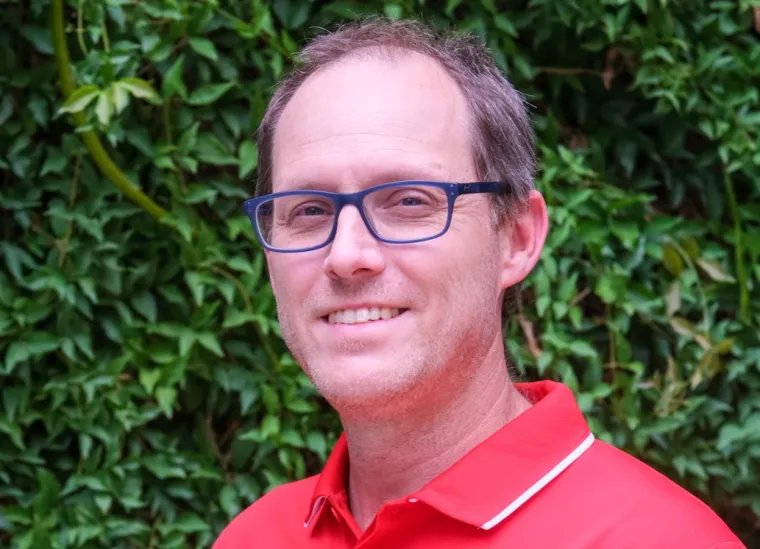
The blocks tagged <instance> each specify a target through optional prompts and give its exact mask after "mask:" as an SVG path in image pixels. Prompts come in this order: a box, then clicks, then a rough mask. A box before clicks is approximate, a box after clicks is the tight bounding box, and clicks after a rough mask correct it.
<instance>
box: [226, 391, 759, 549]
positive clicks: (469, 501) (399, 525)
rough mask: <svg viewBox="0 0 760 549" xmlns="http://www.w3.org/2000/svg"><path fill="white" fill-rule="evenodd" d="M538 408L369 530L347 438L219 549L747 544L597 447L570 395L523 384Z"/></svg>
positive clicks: (703, 547) (251, 514)
mask: <svg viewBox="0 0 760 549" xmlns="http://www.w3.org/2000/svg"><path fill="white" fill-rule="evenodd" d="M517 388H518V390H519V391H520V392H521V393H522V394H523V395H524V396H525V397H526V398H527V399H528V400H530V401H531V402H532V403H533V406H532V407H531V408H530V409H528V410H527V411H525V412H524V413H522V414H521V415H520V416H518V417H517V418H515V419H514V420H512V421H510V422H509V423H507V424H506V425H505V426H504V427H503V428H502V429H500V430H499V431H497V432H496V433H494V434H493V435H491V436H490V437H489V438H487V439H486V440H485V441H483V442H482V443H480V444H479V445H478V446H476V447H475V448H473V449H472V450H471V451H470V452H469V453H468V454H466V455H465V456H464V457H463V458H462V459H460V460H459V461H458V462H456V463H454V464H453V465H452V466H451V467H450V468H449V469H447V470H446V471H444V472H443V473H441V474H440V475H439V476H438V477H436V478H434V479H433V480H432V481H431V482H430V483H428V484H427V485H426V486H424V487H423V488H422V489H421V490H419V491H417V492H415V493H412V494H409V495H408V496H407V497H405V498H403V499H399V500H395V501H390V502H388V503H386V504H385V505H383V506H382V507H381V508H380V510H379V511H378V513H377V515H376V516H375V518H374V520H373V521H372V523H371V524H370V525H369V527H368V528H367V529H366V530H365V531H361V530H360V529H359V527H358V526H357V523H356V521H355V520H354V518H353V516H352V515H351V512H350V510H349V504H348V498H347V495H346V494H347V487H346V484H345V479H346V478H347V472H348V451H347V446H346V440H345V438H344V436H341V437H340V438H339V439H338V442H337V444H336V445H335V448H334V449H333V451H332V453H331V454H330V457H329V458H328V460H327V463H326V464H325V467H324V469H323V471H322V473H321V474H319V475H316V476H313V477H310V478H308V479H305V480H302V481H298V482H293V483H290V484H286V485H283V486H280V487H278V488H275V489H274V490H272V491H271V492H269V493H268V494H267V495H265V496H264V497H262V498H260V499H259V500H258V501H256V502H255V503H253V504H252V505H251V506H250V507H248V508H247V509H246V510H245V511H243V512H242V513H241V514H240V515H238V516H237V517H236V518H235V519H234V520H233V521H232V522H231V523H230V524H229V525H228V526H227V528H226V529H225V530H224V531H223V532H222V534H221V536H220V537H219V539H218V540H217V542H216V544H215V545H214V548H213V549H253V548H256V549H259V548H265V549H279V548H283V549H285V548H287V549H295V548H304V549H309V548H314V549H325V548H330V549H381V548H383V549H386V548H391V549H396V548H398V549H402V548H408V549H422V548H434V549H453V548H457V549H461V548H468V549H469V548H472V549H476V548H477V549H486V548H497V547H498V548H501V549H503V548H514V549H523V548H530V549H560V548H561V549H576V548H577V549H580V548H584V549H586V548H588V549H591V548H594V549H613V548H614V549H639V548H640V549H656V548H662V549H673V548H678V549H692V548H694V549H740V548H744V545H743V544H742V543H741V542H740V541H739V539H738V538H737V537H736V536H735V535H734V534H733V533H732V532H731V531H730V530H729V528H728V527H727V526H726V525H725V524H724V523H723V521H722V520H721V519H720V518H719V517H718V516H717V515H716V514H715V513H714V512H713V511H712V510H711V509H710V508H709V507H708V506H707V505H705V504H704V503H702V502H701V501H700V500H698V499H697V498H696V497H694V496H692V495H691V494H690V493H689V492H687V491H686V490H684V489H682V488H681V487H679V486H678V485H677V484H675V483H674V482H672V481H671V480H669V479H668V478H666V477H665V476H663V475H662V474H660V473H658V472H657V471H655V470H654V469H652V468H651V467H649V466H647V465H645V464H644V463H643V462H641V461H639V460H637V459H635V458H633V457H632V456H630V455H628V454H626V453H624V452H622V451H620V450H618V449H616V448H615V447H613V446H610V445H608V444H606V443H604V442H602V441H599V440H596V439H595V438H594V436H593V435H592V434H591V432H590V431H589V428H588V425H587V423H586V421H585V419H584V418H583V415H582V414H581V411H580V410H579V409H578V406H577V404H576V402H575V399H574V397H573V394H572V392H571V391H570V390H569V389H568V388H567V387H566V386H564V385H562V384H560V383H556V382H552V381H542V382H537V383H523V384H517Z"/></svg>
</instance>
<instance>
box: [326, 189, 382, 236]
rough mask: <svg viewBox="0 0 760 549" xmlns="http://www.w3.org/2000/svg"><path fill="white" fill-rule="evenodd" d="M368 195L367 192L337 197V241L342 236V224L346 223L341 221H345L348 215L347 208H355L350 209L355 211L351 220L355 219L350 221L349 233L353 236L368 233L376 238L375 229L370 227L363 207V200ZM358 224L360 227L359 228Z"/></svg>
mask: <svg viewBox="0 0 760 549" xmlns="http://www.w3.org/2000/svg"><path fill="white" fill-rule="evenodd" d="M366 195H367V192H366V191H362V192H356V193H346V194H340V195H337V196H336V204H335V220H334V223H335V238H336V239H337V238H338V237H339V236H341V234H340V231H341V227H342V223H344V221H341V220H342V219H343V220H345V219H346V217H345V215H344V214H345V213H346V210H347V208H346V206H353V208H348V210H349V211H351V210H352V209H353V215H351V214H349V218H351V217H353V219H349V220H350V221H351V225H350V226H349V227H346V229H348V230H349V233H350V234H351V235H352V236H355V235H356V231H357V230H358V231H360V232H361V231H366V233H367V234H369V235H370V236H372V237H373V238H374V236H375V235H374V231H373V228H372V227H371V225H370V223H371V222H370V220H369V218H368V217H367V215H366V212H365V210H364V206H363V200H364V197H365V196H366ZM357 224H358V225H360V226H358V227H357Z"/></svg>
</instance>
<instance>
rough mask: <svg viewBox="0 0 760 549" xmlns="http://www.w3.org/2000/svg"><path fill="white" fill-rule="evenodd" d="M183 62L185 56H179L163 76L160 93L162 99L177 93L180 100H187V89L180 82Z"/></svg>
mask: <svg viewBox="0 0 760 549" xmlns="http://www.w3.org/2000/svg"><path fill="white" fill-rule="evenodd" d="M184 62H185V56H184V55H180V56H179V58H178V59H177V60H176V61H175V62H174V64H173V65H172V66H171V67H170V68H169V70H168V71H166V74H164V81H163V86H162V92H163V95H164V97H170V96H172V95H174V94H175V93H177V94H178V95H179V96H180V97H181V98H182V99H186V98H187V87H186V86H185V83H184V82H183V81H182V65H183V64H184Z"/></svg>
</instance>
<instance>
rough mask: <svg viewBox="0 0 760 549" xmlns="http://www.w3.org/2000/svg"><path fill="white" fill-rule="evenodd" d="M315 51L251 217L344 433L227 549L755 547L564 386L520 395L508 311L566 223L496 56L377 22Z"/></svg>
mask: <svg viewBox="0 0 760 549" xmlns="http://www.w3.org/2000/svg"><path fill="white" fill-rule="evenodd" d="M303 53H304V61H303V63H302V65H301V66H300V68H299V69H298V70H297V71H296V72H295V73H294V74H293V75H291V76H290V78H289V79H288V80H286V81H285V82H284V83H283V84H282V85H281V87H280V88H279V89H278V90H277V92H276V93H275V95H274V97H273V98H272V101H271V104H270V106H269V110H268V112H267V113H266V115H265V117H264V120H263V122H262V125H261V128H260V132H259V154H260V161H259V180H258V189H257V197H256V198H255V199H251V200H250V201H247V202H246V204H245V209H246V211H247V213H248V214H249V215H250V217H251V220H252V222H253V224H254V226H255V228H256V231H257V234H258V236H259V239H260V240H261V242H262V245H263V246H264V247H265V249H266V257H267V261H268V265H269V273H270V277H271V283H272V288H273V291H274V294H275V296H276V299H277V306H278V314H279V320H280V323H281V327H282V333H283V337H284V339H285V341H286V343H287V345H288V347H289V348H290V350H291V351H292V353H293V355H294V357H295V359H296V360H297V361H298V363H299V364H300V365H301V366H302V367H303V369H304V371H305V372H306V373H307V374H308V376H309V377H310V379H311V380H312V381H313V383H314V385H315V386H316V387H317V389H318V390H319V392H320V393H321V394H322V395H323V396H324V397H325V399H327V401H328V402H329V403H330V404H331V405H332V406H333V407H334V408H335V409H336V410H337V412H338V414H339V415H340V418H341V421H342V425H343V428H344V433H343V435H342V436H341V438H340V439H339V441H338V443H337V445H336V447H335V449H334V451H333V452H332V454H331V456H330V457H329V459H328V462H327V464H326V466H325V468H324V470H323V471H322V473H321V474H320V475H317V476H315V477H312V478H308V479H306V480H302V481H299V482H294V483H290V484H287V485H285V486H281V487H279V488H277V489H275V490H273V491H272V492H270V493H269V494H267V495H265V496H264V497H262V498H261V499H260V500H258V501H256V502H255V503H253V505H251V506H250V507H249V508H248V509H246V510H245V511H244V512H243V513H241V514H240V515H239V516H238V517H237V518H236V519H235V520H234V521H233V522H232V523H231V524H230V525H229V526H228V527H227V528H226V529H225V531H224V532H223V533H222V534H221V536H220V537H219V539H218V540H217V542H216V544H215V548H216V549H247V548H266V549H275V548H296V547H304V548H307V547H313V548H326V547H330V548H351V547H362V548H368V549H369V548H381V547H382V548H386V547H387V548H397V547H398V548H422V547H435V548H437V549H445V548H453V547H457V548H460V547H472V548H486V547H489V548H490V547H499V548H525V547H530V548H535V549H540V548H547V549H548V548H552V549H555V548H615V549H620V548H642V549H643V548H647V549H652V548H656V547H661V548H668V549H670V548H704V549H707V548H712V549H717V548H720V549H730V548H739V547H742V545H741V543H740V541H739V540H738V539H737V537H736V536H735V535H734V534H732V532H731V531H730V530H729V529H728V528H727V527H726V525H725V524H724V523H723V522H722V521H721V520H720V519H719V518H718V517H717V516H716V515H715V514H714V513H713V512H712V511H711V510H710V509H709V508H708V507H707V506H706V505H704V504H703V503H701V502H700V501H698V500H697V499H696V498H694V497H693V496H691V495H690V494H689V493H687V492H686V491H684V490H682V489H681V488H679V487H678V486H677V485H676V484H674V483H672V482H671V481H669V480H667V479H666V478H665V477H663V476H662V475H660V474H659V473H657V472H656V471H654V470H653V469H651V468H649V467H647V466H646V465H644V464H643V463H642V462H640V461H637V460H635V459H634V458H632V457H630V456H628V455H627V454H625V453H623V452H621V451H619V450H617V449H615V448H613V447H611V446H609V445H607V444H604V443H602V442H600V441H596V440H595V439H594V437H593V435H592V434H591V433H590V431H589V428H588V426H587V425H586V422H585V421H584V419H583V417H582V415H581V413H580V411H579V409H578V408H577V406H576V404H575V401H574V399H573V396H572V394H571V392H570V391H569V390H568V389H567V388H566V387H564V386H563V385H561V384H558V383H554V382H538V383H527V384H513V383H512V381H511V380H510V377H509V370H508V366H507V360H506V357H505V352H504V346H503V339H502V337H503V336H502V314H501V313H502V301H503V300H505V299H506V300H507V301H509V299H510V298H511V296H512V295H513V294H514V292H515V291H516V288H517V287H518V285H519V283H520V282H521V281H522V280H523V279H524V278H525V277H526V276H527V275H528V274H529V273H530V271H531V269H532V268H533V267H534V266H535V264H536V262H537V261H538V259H539V256H540V254H541V249H542V247H543V244H544V240H545V237H546V233H547V211H546V205H545V202H544V200H543V198H542V196H541V195H540V194H539V193H538V192H536V191H535V190H534V189H533V181H532V179H533V171H534V164H535V160H534V156H533V137H532V133H531V129H530V122H529V119H528V116H527V114H526V111H525V108H524V106H523V103H522V101H521V98H520V96H519V95H518V94H517V93H516V92H515V91H514V89H513V88H512V87H511V86H510V85H509V83H508V82H506V81H505V80H504V78H503V76H502V75H501V74H500V73H499V71H498V70H497V68H496V67H495V65H494V64H493V62H492V60H491V59H490V57H489V55H488V53H487V52H486V50H485V49H484V48H483V46H482V45H481V44H480V43H478V42H477V41H476V40H474V39H473V38H468V37H463V36H450V37H447V38H440V37H437V36H436V35H435V34H434V33H433V32H432V31H430V30H428V29H426V28H425V27H423V26H422V25H419V24H415V23H410V22H396V23H391V22H385V21H383V20H380V19H373V20H370V21H365V22H362V23H357V24H354V25H351V26H347V27H344V28H343V29H341V30H339V31H338V32H335V33H332V34H325V35H323V36H321V37H319V38H317V39H315V40H313V41H312V42H311V43H310V44H309V45H308V46H307V47H306V49H305V51H304V52H303ZM335 193H340V194H335Z"/></svg>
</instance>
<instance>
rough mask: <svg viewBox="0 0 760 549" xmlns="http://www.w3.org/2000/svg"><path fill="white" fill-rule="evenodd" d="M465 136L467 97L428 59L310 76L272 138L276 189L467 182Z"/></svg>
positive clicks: (356, 61)
mask: <svg viewBox="0 0 760 549" xmlns="http://www.w3.org/2000/svg"><path fill="white" fill-rule="evenodd" d="M469 136H470V133H469V125H468V111H467V106H466V103H465V100H464V96H463V94H462V93H461V90H460V89H459V87H458V86H457V84H456V83H455V82H454V80H453V79H452V78H451V77H450V76H449V75H448V74H447V73H446V71H445V70H444V69H443V68H442V67H441V66H440V65H439V64H438V63H436V62H435V61H433V60H432V59H430V58H428V57H425V56H422V55H419V54H414V53H403V54H400V55H398V56H394V57H393V58H389V57H387V56H363V57H352V58H349V59H344V60H341V61H340V62H338V63H337V64H335V65H333V66H329V67H327V68H324V69H322V70H320V71H318V72H317V73H316V74H314V75H312V76H310V77H309V78H308V79H307V80H306V81H305V82H304V83H303V85H302V86H301V87H300V88H299V89H298V91H297V92H296V93H295V94H294V96H293V97H292V99H291V100H290V102H289V103H288V105H287V106H286V107H285V109H284V111H283V113H282V116H281V117H280V120H279V123H278V124H277V129H276V133H275V137H274V148H273V166H272V176H273V187H274V190H275V191H278V190H285V189H288V188H295V187H299V186H304V185H316V186H332V187H336V186H346V187H349V186H356V185H359V186H361V185H368V184H374V183H382V182H385V181H388V180H394V179H413V178H418V179H447V180H471V179H472V178H473V177H474V166H473V164H474V163H473V162H472V155H471V151H470V137H469Z"/></svg>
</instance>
